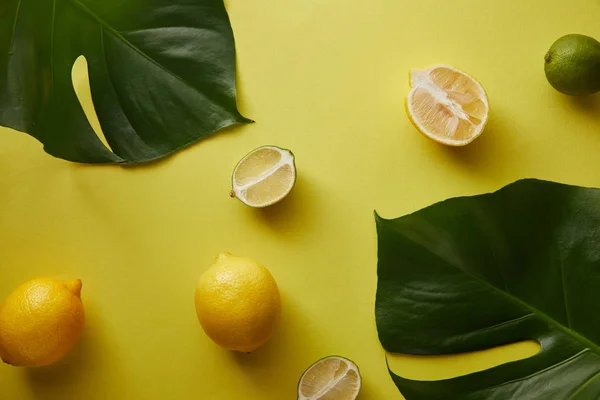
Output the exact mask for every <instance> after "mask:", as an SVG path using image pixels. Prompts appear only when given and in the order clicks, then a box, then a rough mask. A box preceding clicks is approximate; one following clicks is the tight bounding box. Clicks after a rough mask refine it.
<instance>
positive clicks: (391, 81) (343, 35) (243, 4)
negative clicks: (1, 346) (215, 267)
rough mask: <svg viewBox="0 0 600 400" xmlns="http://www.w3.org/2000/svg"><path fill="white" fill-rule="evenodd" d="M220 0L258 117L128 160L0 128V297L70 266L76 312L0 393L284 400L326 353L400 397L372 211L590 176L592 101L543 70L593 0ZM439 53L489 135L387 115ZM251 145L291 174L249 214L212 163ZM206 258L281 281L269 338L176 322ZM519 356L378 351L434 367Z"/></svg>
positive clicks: (594, 133) (591, 180) (594, 157)
mask: <svg viewBox="0 0 600 400" xmlns="http://www.w3.org/2000/svg"><path fill="white" fill-rule="evenodd" d="M227 3H228V10H229V12H230V15H231V18H232V23H233V26H234V30H235V33H236V39H237V46H238V57H239V65H238V66H239V75H240V76H239V78H240V79H239V93H240V99H239V104H240V108H241V110H242V112H243V113H244V114H245V115H247V116H249V117H251V118H254V119H255V120H256V121H257V123H256V124H253V125H250V126H243V127H241V128H236V129H230V130H228V131H227V132H225V133H222V134H219V135H217V136H215V137H213V138H210V139H208V140H206V141H204V142H202V143H200V144H198V145H195V146H193V147H191V148H189V149H186V150H184V151H181V152H180V153H178V154H176V155H175V156H173V157H170V158H168V159H167V160H164V161H162V162H159V163H155V164H153V165H149V166H145V167H138V168H121V167H117V166H113V167H111V166H109V167H98V166H85V165H75V164H71V163H68V162H65V161H61V160H57V159H53V158H52V157H50V156H48V155H46V154H45V153H44V152H43V151H42V149H41V146H40V144H38V143H37V142H36V141H35V140H33V139H32V138H30V137H28V136H26V135H24V134H19V133H16V132H13V131H9V130H8V129H2V130H0V232H1V233H0V238H1V240H0V271H1V275H0V297H2V298H4V297H5V296H6V295H8V294H9V293H10V292H11V290H12V289H13V288H14V287H15V286H17V285H18V284H20V283H22V282H23V281H26V280H28V279H30V278H33V277H36V276H55V277H59V278H60V277H64V278H71V277H73V278H74V277H76V278H81V279H82V280H83V282H84V289H83V298H84V302H85V305H86V308H87V313H88V314H87V315H88V321H87V326H86V330H85V334H84V337H83V340H82V341H81V343H80V345H79V346H78V347H77V349H76V350H74V352H73V353H72V354H71V355H70V356H69V357H68V359H67V360H65V361H64V362H62V363H61V364H59V365H56V366H54V367H51V368H46V369H40V370H24V369H17V368H12V367H8V366H0V399H1V400H31V399H36V400H37V399H41V400H50V399H52V400H54V399H56V400H58V399H61V400H71V399H73V400H76V399H77V400H78V399H86V400H101V399H102V400H105V399H115V400H121V399H142V400H146V399H147V400H154V399H170V400H171V399H172V400H180V399H181V400H187V399H202V400H217V399H219V400H221V399H245V400H283V399H294V398H295V391H296V382H297V379H298V377H299V376H300V375H301V374H302V372H303V371H304V369H305V368H306V367H308V366H309V365H310V364H311V363H312V362H313V361H315V360H317V359H319V358H321V357H323V356H326V355H330V354H339V355H344V356H347V357H349V358H351V359H353V360H355V361H356V362H357V363H358V365H359V366H360V368H361V370H362V373H363V378H364V385H363V392H362V394H361V396H360V399H361V400H376V399H386V400H387V399H401V398H402V397H401V395H400V394H399V393H398V391H397V389H396V387H395V386H394V384H393V383H392V381H391V379H390V377H389V375H388V372H387V370H386V363H385V353H384V351H383V350H382V349H381V346H380V344H379V342H378V340H377V333H376V327H375V319H374V310H373V309H374V300H375V291H376V283H377V281H376V234H375V226H374V221H373V214H372V212H373V209H377V210H378V211H379V212H380V213H381V214H382V215H383V216H386V217H395V216H400V215H403V214H405V213H408V212H411V211H414V210H416V209H419V208H421V207H424V206H426V205H429V204H430V203H433V202H436V201H439V200H442V199H445V198H447V197H451V196H457V195H468V194H475V193H480V192H485V191H490V190H495V189H497V188H499V187H501V186H503V185H504V184H507V183H509V182H511V181H513V180H516V179H518V178H523V177H537V178H543V179H550V180H556V181H561V182H566V183H571V184H581V185H591V186H598V185H600V99H599V98H598V97H594V98H590V99H585V100H581V99H579V100H577V99H570V98H567V97H564V96H561V95H559V94H557V93H556V92H554V91H553V90H552V89H551V88H550V86H549V85H548V84H547V82H546V80H545V77H544V72H543V56H544V53H545V51H546V50H547V49H548V48H549V46H550V45H551V44H552V42H553V41H554V40H556V39H557V38H558V37H560V36H562V35H563V34H567V33H585V34H588V35H592V36H596V37H600V24H599V23H598V21H600V3H599V2H598V1H596V0H577V1H575V0H572V1H565V0H527V1H517V0H510V1H500V0H495V1H482V0H477V1H475V0H456V1H441V0H435V1H434V0H420V1H407V0H372V1H369V2H365V1H358V0H285V1H284V0H281V1H272V0H253V1H247V0H229V1H228V2H227ZM438 63H447V64H451V65H455V66H457V67H459V68H462V69H464V70H465V71H467V72H468V73H470V74H472V75H474V76H475V77H477V78H478V79H479V80H480V81H481V82H482V83H483V85H484V86H485V88H486V89H487V91H488V94H489V97H490V103H491V110H492V111H491V117H490V122H489V125H488V127H487V130H486V132H485V133H484V134H483V136H482V137H481V138H479V139H478V140H477V141H475V142H474V143H473V144H471V145H469V146H468V147H466V148H460V149H450V148H444V147H441V146H439V145H436V144H434V143H432V142H430V141H428V140H427V139H425V138H423V137H422V136H421V135H419V134H418V133H417V132H416V131H415V130H414V129H413V128H412V126H411V125H410V123H409V122H408V119H407V117H406V115H405V113H404V110H403V97H404V95H405V94H406V93H407V91H408V83H407V73H408V70H409V69H410V68H422V67H428V66H431V65H434V64H438ZM80 78H81V77H80ZM77 82H78V83H77V86H78V89H79V90H80V91H83V92H85V89H86V85H85V82H83V81H82V80H81V79H78V80H77ZM87 90H89V89H87ZM88 103H89V101H88ZM265 144H275V145H279V146H283V147H287V148H290V149H292V150H293V151H294V153H295V154H296V156H297V166H298V169H299V181H298V184H297V187H296V188H295V190H294V192H293V194H292V195H291V196H290V198H288V199H287V200H286V201H285V202H283V203H281V204H279V205H276V206H274V207H272V208H269V209H266V210H263V211H260V210H252V209H249V208H246V207H245V206H243V205H242V204H241V203H239V202H237V201H235V200H232V199H230V198H229V196H228V192H229V189H230V174H231V172H232V169H233V167H234V166H235V164H236V162H237V161H238V160H239V159H240V158H241V157H242V156H244V155H245V154H246V153H247V152H248V151H250V150H252V149H253V148H255V147H258V146H261V145H265ZM224 250H227V251H230V252H232V253H234V254H238V255H244V256H249V257H252V258H255V259H256V260H258V261H260V262H262V263H263V264H264V265H266V266H267V267H268V268H269V269H270V270H271V271H272V273H273V275H274V276H275V278H276V279H277V281H278V283H279V285H280V289H281V292H282V296H283V304H284V310H283V316H282V321H281V326H280V329H279V331H278V333H277V334H276V336H275V337H274V338H273V340H272V341H271V342H270V343H269V344H268V345H266V346H265V347H264V348H262V349H261V350H259V351H257V352H255V353H253V354H251V355H239V354H231V353H228V352H226V351H223V350H220V349H219V348H217V347H216V346H215V345H213V344H212V343H211V342H210V341H209V340H208V338H207V337H206V336H205V335H204V334H203V332H202V330H201V328H200V325H199V324H198V322H197V320H196V315H195V311H194V303H193V293H194V288H195V283H196V281H197V279H198V277H199V276H200V274H201V273H202V271H203V270H204V269H206V268H207V267H208V266H209V265H210V264H211V262H212V260H213V257H214V256H215V255H216V254H217V253H219V252H221V251H224ZM534 351H535V346H533V345H522V346H517V347H516V348H513V349H512V350H495V351H492V352H491V353H490V354H487V355H485V356H483V357H482V356H481V355H480V356H463V357H454V358H449V359H436V358H433V359H422V358H415V357H413V358H411V357H400V358H398V359H396V360H394V363H393V364H394V366H395V368H396V370H397V371H398V372H402V374H404V375H405V376H407V377H412V378H421V379H435V378H442V377H449V376H452V375H453V374H456V373H466V372H468V371H472V370H474V369H478V368H485V366H489V365H493V364H494V363H498V362H501V361H502V360H506V359H507V358H510V357H515V356H525V355H527V354H531V353H532V352H534Z"/></svg>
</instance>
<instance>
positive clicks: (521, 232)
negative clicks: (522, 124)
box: [376, 180, 600, 400]
mask: <svg viewBox="0 0 600 400" xmlns="http://www.w3.org/2000/svg"><path fill="white" fill-rule="evenodd" d="M377 231H378V235H379V265H378V275H379V281H378V289H377V305H376V315H377V328H378V331H379V337H380V340H381V343H382V344H383V347H384V348H385V349H386V350H387V351H389V352H395V353H408V354H416V355H433V354H437V355H441V354H452V353H462V352H469V351H475V350H482V349H487V348H491V347H495V346H500V345H505V344H509V343H514V342H519V341H524V340H535V341H537V342H539V343H540V344H541V350H540V352H539V353H538V354H537V355H535V356H533V357H531V358H528V359H525V360H521V361H516V362H511V363H508V364H504V365H501V366H498V367H495V368H492V369H489V370H486V371H483V372H478V373H474V374H471V375H467V376H462V377H458V378H454V379H448V380H442V381H428V382H425V381H413V380H408V379H405V378H402V377H400V376H396V375H395V374H393V373H392V372H391V371H390V373H391V375H392V378H393V380H394V382H395V383H396V385H397V386H398V388H399V389H400V391H401V392H402V393H403V394H404V396H405V397H406V398H407V399H408V400H484V399H490V400H491V399H493V400H567V399H570V400H588V399H589V400H591V399H594V400H596V399H598V398H600V313H599V312H598V309H599V306H600V190H597V189H585V188H580V187H573V186H566V185H561V184H557V183H551V182H543V181H536V180H524V181H518V182H516V183H514V184H512V185H509V186H507V187H505V188H504V189H501V190H500V191H498V192H496V193H493V194H486V195H481V196H474V197H465V198H457V199H451V200H447V201H444V202H442V203H439V204H436V205H433V206H431V207H428V208H425V209H423V210H421V211H418V212H416V213H414V214H411V215H407V216H405V217H401V218H398V219H394V220H385V219H382V218H380V217H377Z"/></svg>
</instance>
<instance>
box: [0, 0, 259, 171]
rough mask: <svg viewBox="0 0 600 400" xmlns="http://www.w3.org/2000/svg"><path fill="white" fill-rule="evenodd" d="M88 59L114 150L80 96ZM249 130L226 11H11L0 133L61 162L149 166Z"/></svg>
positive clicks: (199, 2) (48, 5)
mask: <svg viewBox="0 0 600 400" xmlns="http://www.w3.org/2000/svg"><path fill="white" fill-rule="evenodd" d="M80 55H84V56H85V57H86V59H87V62H88V68H89V75H90V86H91V90H92V98H93V102H94V106H95V109H96V112H97V114H98V118H99V120H100V124H101V126H102V130H103V133H104V135H105V137H106V140H107V142H108V143H109V145H110V147H111V149H112V151H110V150H109V149H108V148H107V147H105V146H104V145H103V143H102V142H101V141H100V139H99V138H98V137H97V135H96V134H95V133H94V131H93V130H92V128H91V126H90V124H89V123H88V121H87V119H86V116H85V114H84V112H83V109H82V107H81V105H80V103H79V101H78V99H77V97H76V94H75V91H74V89H73V84H72V80H71V70H72V66H73V63H74V62H75V60H76V59H77V58H78V57H79V56H80ZM240 122H248V120H247V119H246V118H244V117H243V116H242V115H240V113H239V112H238V109H237V105H236V86H235V47H234V39H233V32H232V29H231V25H230V23H229V18H228V15H227V12H226V10H225V6H224V4H223V0H2V1H0V125H3V126H7V127H10V128H13V129H16V130H19V131H22V132H26V133H28V134H30V135H32V136H34V137H35V138H37V139H38V140H39V141H41V142H42V143H43V144H44V149H45V150H46V151H47V152H48V153H50V154H52V155H53V156H56V157H60V158H63V159H66V160H70V161H76V162H84V163H123V164H129V163H140V162H146V161H151V160H154V159H157V158H160V157H163V156H165V155H167V154H170V153H172V152H174V151H176V150H178V149H180V148H182V147H185V146H187V145H189V144H192V143H194V142H196V141H198V140H199V139H202V138H204V137H206V136H208V135H210V134H212V133H214V132H216V131H218V130H220V129H222V128H224V127H227V126H230V125H233V124H236V123H240Z"/></svg>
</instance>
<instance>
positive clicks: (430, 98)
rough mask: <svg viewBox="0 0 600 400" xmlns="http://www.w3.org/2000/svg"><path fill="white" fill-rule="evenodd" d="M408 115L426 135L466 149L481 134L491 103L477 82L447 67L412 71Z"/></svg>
mask: <svg viewBox="0 0 600 400" xmlns="http://www.w3.org/2000/svg"><path fill="white" fill-rule="evenodd" d="M410 86H411V90H410V92H409V93H408V96H407V97H406V112H407V113H408V117H409V118H410V121H411V122H412V123H413V125H414V126H415V128H417V129H418V130H419V132H421V133H422V134H423V135H425V136H427V137H428V138H430V139H433V140H435V141H436V142H438V143H442V144H445V145H448V146H464V145H466V144H469V143H471V142H472V141H473V140H475V138H477V137H478V136H479V135H481V132H483V128H485V124H486V123H487V120H488V112H489V104H488V99H487V95H486V93H485V90H484V89H483V87H482V86H481V84H480V83H479V82H477V80H476V79H475V78H473V77H471V76H469V75H467V74H465V73H464V72H462V71H459V70H458V69H456V68H454V67H450V66H448V65H438V66H436V67H433V68H431V69H427V70H413V71H411V72H410Z"/></svg>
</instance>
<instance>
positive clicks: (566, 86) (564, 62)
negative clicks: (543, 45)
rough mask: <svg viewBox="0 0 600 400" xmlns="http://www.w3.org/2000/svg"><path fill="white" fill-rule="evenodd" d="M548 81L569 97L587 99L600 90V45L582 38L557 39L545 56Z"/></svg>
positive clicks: (575, 36)
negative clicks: (583, 97)
mask: <svg viewBox="0 0 600 400" xmlns="http://www.w3.org/2000/svg"><path fill="white" fill-rule="evenodd" d="M544 60H545V70H546V78H547V79H548V82H550V84H551V85H552V86H553V87H554V88H555V89H556V90H558V91H559V92H561V93H564V94H568V95H570V96H587V95H590V94H594V93H596V92H599V91H600V42H598V41H597V40H596V39H594V38H591V37H589V36H585V35H576V34H573V35H566V36H563V37H561V38H560V39H558V40H557V41H556V42H554V44H553V45H552V47H550V50H548V53H546V56H545V57H544Z"/></svg>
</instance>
